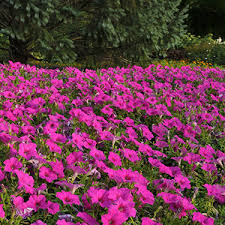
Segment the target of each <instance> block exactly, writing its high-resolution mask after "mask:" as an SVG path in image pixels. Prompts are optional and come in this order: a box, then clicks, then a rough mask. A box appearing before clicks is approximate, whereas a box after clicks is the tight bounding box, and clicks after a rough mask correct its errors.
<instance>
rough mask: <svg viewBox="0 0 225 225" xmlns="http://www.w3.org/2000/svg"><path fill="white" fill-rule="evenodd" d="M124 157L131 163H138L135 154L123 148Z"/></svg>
mask: <svg viewBox="0 0 225 225" xmlns="http://www.w3.org/2000/svg"><path fill="white" fill-rule="evenodd" d="M123 154H124V157H126V158H127V159H128V160H130V161H131V162H137V161H140V159H139V157H138V155H137V152H136V151H134V150H131V149H128V148H124V150H123Z"/></svg>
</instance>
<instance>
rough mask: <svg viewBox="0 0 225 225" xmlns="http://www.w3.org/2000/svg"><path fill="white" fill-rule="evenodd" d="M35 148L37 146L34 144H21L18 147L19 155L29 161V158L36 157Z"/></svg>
mask: <svg viewBox="0 0 225 225" xmlns="http://www.w3.org/2000/svg"><path fill="white" fill-rule="evenodd" d="M36 147H37V145H36V144H34V143H29V144H26V143H21V144H20V145H19V154H20V155H21V156H22V157H24V158H25V159H27V160H29V159H30V158H31V157H33V156H36V155H37V152H36Z"/></svg>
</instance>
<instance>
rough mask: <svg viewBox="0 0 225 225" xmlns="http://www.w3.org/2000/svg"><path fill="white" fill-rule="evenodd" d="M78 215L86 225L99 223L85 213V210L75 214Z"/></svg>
mask: <svg viewBox="0 0 225 225" xmlns="http://www.w3.org/2000/svg"><path fill="white" fill-rule="evenodd" d="M77 216H78V217H80V218H81V219H83V221H84V222H86V223H87V224H88V225H98V224H99V223H98V222H97V221H96V219H94V218H93V217H92V216H90V215H89V214H87V213H86V212H79V213H78V214H77Z"/></svg>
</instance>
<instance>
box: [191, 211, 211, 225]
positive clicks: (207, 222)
mask: <svg viewBox="0 0 225 225" xmlns="http://www.w3.org/2000/svg"><path fill="white" fill-rule="evenodd" d="M192 220H193V221H198V222H199V223H200V224H201V225H214V219H213V218H209V217H206V216H204V215H202V214H201V213H200V212H193V218H192Z"/></svg>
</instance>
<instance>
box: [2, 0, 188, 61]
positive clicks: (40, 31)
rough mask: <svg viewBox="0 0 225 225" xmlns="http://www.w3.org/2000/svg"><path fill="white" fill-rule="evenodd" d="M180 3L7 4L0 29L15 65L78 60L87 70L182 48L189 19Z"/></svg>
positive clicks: (61, 0)
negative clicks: (84, 64)
mask: <svg viewBox="0 0 225 225" xmlns="http://www.w3.org/2000/svg"><path fill="white" fill-rule="evenodd" d="M180 3H181V0H172V1H169V2H165V1H164V0H152V1H146V0H129V1H127V0H109V1H104V0H93V1H89V0H82V1H81V0H71V1H65V0H50V1H47V0H41V1H40V0H30V1H27V0H26V1H17V0H6V1H4V2H2V3H0V7H1V8H2V9H3V10H2V11H1V12H0V29H1V33H2V34H4V36H5V37H7V39H8V40H9V44H8V46H7V48H8V50H9V55H10V58H11V59H12V60H13V61H21V62H23V63H24V62H25V63H26V62H27V61H28V60H29V59H34V58H36V59H39V60H40V59H45V60H47V61H48V62H67V63H68V62H70V61H74V60H75V58H76V57H77V60H78V61H79V62H81V61H87V62H88V63H87V64H89V65H90V64H92V65H95V64H96V62H97V61H107V64H108V62H110V63H109V64H112V65H113V64H117V63H119V62H124V60H125V61H126V60H127V59H128V60H127V62H134V61H137V60H143V59H149V57H151V56H152V55H164V54H165V52H166V50H167V49H170V48H174V47H175V46H177V45H178V44H179V43H180V41H181V38H182V36H183V35H184V34H185V25H184V20H185V18H186V17H187V8H184V9H182V10H179V9H178V7H179V5H180ZM121 59H122V60H121ZM89 62H90V63H89Z"/></svg>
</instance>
